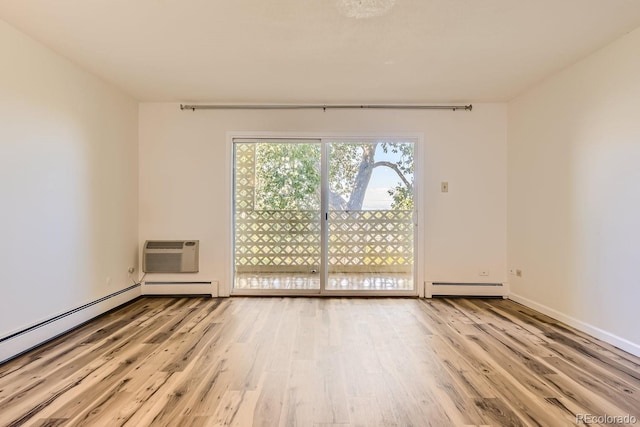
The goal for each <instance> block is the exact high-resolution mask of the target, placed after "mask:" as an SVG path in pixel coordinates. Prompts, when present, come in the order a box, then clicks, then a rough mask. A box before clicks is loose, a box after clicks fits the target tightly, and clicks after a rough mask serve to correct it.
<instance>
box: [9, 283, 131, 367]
mask: <svg viewBox="0 0 640 427" xmlns="http://www.w3.org/2000/svg"><path fill="white" fill-rule="evenodd" d="M139 296H140V285H133V286H130V287H128V288H125V289H122V290H120V291H118V292H114V293H113V294H110V295H107V296H105V297H102V298H100V299H98V300H96V301H93V302H90V303H87V304H85V305H83V306H80V307H77V308H75V309H73V310H69V311H66V312H64V313H61V314H59V315H57V316H53V317H51V318H50V319H47V320H44V321H42V322H39V323H37V324H35V325H32V326H30V327H27V328H25V329H23V330H21V331H17V332H14V333H12V334H9V335H8V336H5V337H0V363H4V362H6V361H8V360H9V359H13V358H14V357H17V356H19V355H21V354H23V353H25V352H27V351H29V350H31V349H33V348H35V347H38V346H39V345H42V344H44V343H46V342H47V341H50V340H52V339H54V338H56V337H58V336H60V335H62V334H64V333H66V332H69V331H70V330H72V329H75V328H77V327H78V326H80V325H82V324H83V323H86V322H88V321H89V320H91V319H93V318H95V317H98V316H100V315H101V314H103V313H106V312H107V311H109V310H112V309H114V308H116V307H118V306H121V305H122V304H125V303H127V302H129V301H131V300H133V299H135V298H138V297H139Z"/></svg>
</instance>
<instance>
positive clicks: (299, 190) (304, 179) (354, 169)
mask: <svg viewBox="0 0 640 427" xmlns="http://www.w3.org/2000/svg"><path fill="white" fill-rule="evenodd" d="M378 146H379V147H380V148H381V150H382V152H383V153H384V154H385V155H381V154H380V153H379V151H377V148H378ZM330 147H331V151H330V153H329V158H330V162H329V165H330V167H329V191H330V194H329V203H330V206H331V209H347V206H351V207H349V209H354V210H359V209H361V208H362V200H363V198H364V192H366V190H367V186H368V183H369V180H370V178H371V174H372V171H373V169H374V168H376V167H387V168H391V169H393V170H394V171H395V173H396V174H397V175H398V177H399V179H400V183H398V184H397V185H396V186H395V187H394V188H391V189H389V190H388V193H389V195H390V196H391V197H392V199H393V202H392V204H391V208H392V209H396V210H412V209H413V184H414V182H413V171H414V169H413V168H414V166H413V163H414V162H413V144H408V143H399V142H386V141H380V142H375V143H371V142H360V143H341V144H332V145H330ZM255 155H256V159H255V160H256V161H255V165H256V170H255V173H256V174H255V176H256V189H255V195H256V201H255V208H256V209H261V210H317V209H319V208H320V194H319V188H320V145H319V144H304V143H267V144H256V154H255ZM380 157H384V160H380ZM389 159H392V161H390V160H389ZM354 201H356V202H355V203H354ZM350 202H351V203H350Z"/></svg>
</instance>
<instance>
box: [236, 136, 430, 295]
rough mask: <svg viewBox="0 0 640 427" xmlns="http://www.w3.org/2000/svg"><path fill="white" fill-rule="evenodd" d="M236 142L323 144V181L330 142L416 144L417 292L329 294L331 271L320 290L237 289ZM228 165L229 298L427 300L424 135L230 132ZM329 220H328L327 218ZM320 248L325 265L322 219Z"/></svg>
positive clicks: (325, 223) (323, 206)
mask: <svg viewBox="0 0 640 427" xmlns="http://www.w3.org/2000/svg"><path fill="white" fill-rule="evenodd" d="M235 139H276V140H286V139H291V140H304V139H309V140H315V141H318V140H320V143H321V153H322V154H321V169H322V170H321V174H322V176H323V178H324V176H326V171H328V164H327V153H326V147H327V142H328V141H334V142H349V141H354V142H355V141H358V140H364V141H366V140H376V139H387V140H410V141H411V142H413V143H414V262H413V280H414V289H413V290H412V291H389V290H382V291H368V290H366V291H358V290H357V291H352V290H344V291H342V290H326V289H325V286H326V280H327V278H328V274H329V272H328V268H324V269H321V270H322V271H321V274H322V276H323V277H321V278H320V289H317V290H316V289H300V290H288V289H234V286H233V284H234V281H235V261H234V258H235V256H234V254H235V248H234V245H235V219H234V210H235V200H234V191H235V189H234V175H235V164H234V161H235V159H234V154H233V153H234V150H233V145H234V140H235ZM226 151H227V165H228V175H227V176H228V177H229V180H228V188H227V191H228V201H229V204H228V206H229V219H230V221H229V223H228V227H229V228H228V238H229V242H228V245H227V247H228V248H229V258H228V262H227V266H228V267H227V272H226V274H225V276H226V277H227V278H228V283H227V284H226V285H227V289H228V292H227V294H228V295H231V296H242V295H246V296H249V295H250V296H322V297H325V296H326V297H336V296H359V297H367V296H397V297H408V296H413V297H415V296H417V297H424V259H423V258H424V239H425V226H424V224H425V222H424V212H425V209H424V192H425V191H424V185H423V183H424V171H423V166H424V159H423V157H424V152H425V150H424V134H422V133H416V132H384V133H381V132H348V133H344V132H274V131H264V132H256V131H248V132H245V131H229V132H227V150H226ZM325 185H326V184H325V179H322V181H321V186H325ZM326 190H327V189H326V188H321V198H322V199H321V215H322V216H323V217H324V216H325V213H327V212H328V203H327V201H326V200H324V199H325V198H326ZM325 218H326V217H325ZM321 233H322V235H321V244H322V256H321V261H322V264H323V265H324V264H325V257H326V256H327V253H326V252H327V250H328V245H327V244H326V242H327V241H326V239H327V237H328V221H327V220H325V219H323V218H321Z"/></svg>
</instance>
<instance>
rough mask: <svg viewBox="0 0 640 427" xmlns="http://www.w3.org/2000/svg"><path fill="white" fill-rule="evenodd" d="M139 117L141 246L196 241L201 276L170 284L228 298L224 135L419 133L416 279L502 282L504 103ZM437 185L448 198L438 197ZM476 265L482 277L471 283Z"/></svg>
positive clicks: (148, 113)
mask: <svg viewBox="0 0 640 427" xmlns="http://www.w3.org/2000/svg"><path fill="white" fill-rule="evenodd" d="M139 120H140V140H139V143H140V241H141V242H142V241H144V240H146V239H174V238H175V239H183V238H184V239H200V240H201V259H200V261H201V268H200V273H199V274H197V275H189V278H186V277H185V276H177V277H173V279H178V280H219V281H220V285H221V294H225V293H228V292H229V284H230V280H231V277H230V276H231V275H230V273H231V272H230V264H231V259H232V254H231V246H230V236H231V206H230V199H231V197H230V177H231V172H230V166H231V159H230V156H229V149H230V147H229V144H228V141H227V132H230V131H249V132H250V131H266V132H289V133H316V132H317V133H354V132H355V133H367V134H370V133H376V132H382V133H387V134H388V133H394V132H396V133H406V132H415V133H423V134H424V147H423V153H424V165H425V170H424V182H422V183H418V186H419V188H422V191H423V195H424V198H425V206H426V212H425V221H426V224H425V236H426V237H425V251H424V254H423V259H424V261H423V263H424V269H425V271H424V278H425V280H426V281H452V282H481V281H488V282H503V281H504V280H505V278H506V277H505V276H506V229H505V225H504V224H505V222H506V136H507V135H506V105H505V104H480V105H474V108H473V112H464V111H457V112H451V111H397V110H396V111H389V110H387V111H384V110H380V111H378V110H374V111H360V110H356V111H353V110H350V111H341V110H327V111H326V112H323V111H321V110H317V111H316V110H311V111H306V110H305V111H264V110H263V111H196V112H193V111H181V110H180V109H179V106H178V104H161V103H146V104H141V105H140V116H139ZM441 181H448V182H449V193H447V194H442V193H440V182H441ZM481 268H483V269H488V270H490V276H489V277H479V276H478V271H479V269H481ZM148 279H149V280H152V279H150V278H149V277H148ZM163 279H165V280H166V279H167V278H166V277H164V278H163ZM156 280H158V279H157V278H156ZM160 280H162V279H160Z"/></svg>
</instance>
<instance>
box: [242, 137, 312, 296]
mask: <svg viewBox="0 0 640 427" xmlns="http://www.w3.org/2000/svg"><path fill="white" fill-rule="evenodd" d="M233 149H234V292H236V293H238V292H239V293H242V292H250V293H251V292H255V291H270V292H273V291H287V292H291V293H297V292H308V291H315V292H318V293H319V292H320V268H321V264H322V259H321V258H322V238H321V236H322V233H321V218H322V215H321V166H320V165H321V144H320V141H319V140H296V141H294V140H272V139H265V140H234V144H233Z"/></svg>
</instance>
